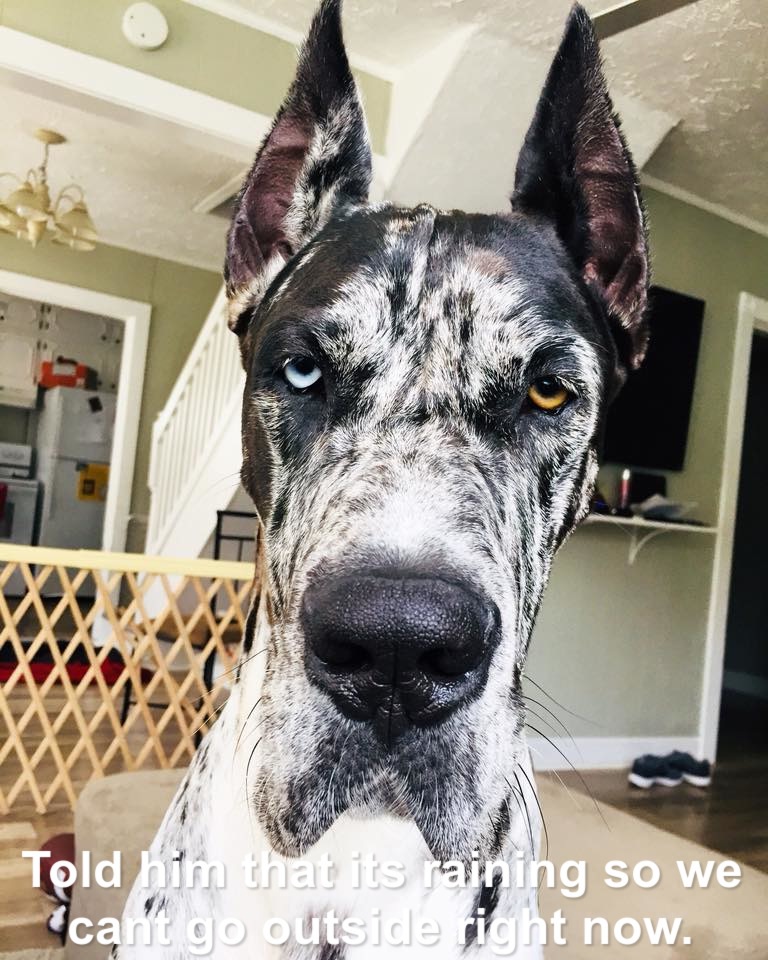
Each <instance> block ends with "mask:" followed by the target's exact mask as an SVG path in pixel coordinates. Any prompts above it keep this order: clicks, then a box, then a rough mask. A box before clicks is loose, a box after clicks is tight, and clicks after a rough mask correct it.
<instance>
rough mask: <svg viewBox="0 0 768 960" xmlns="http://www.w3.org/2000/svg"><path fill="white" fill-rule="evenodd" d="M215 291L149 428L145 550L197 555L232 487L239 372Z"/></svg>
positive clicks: (236, 466)
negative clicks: (149, 448) (149, 493)
mask: <svg viewBox="0 0 768 960" xmlns="http://www.w3.org/2000/svg"><path fill="white" fill-rule="evenodd" d="M224 307H225V296H224V291H223V289H222V290H221V291H220V292H219V294H218V296H217V297H216V300H215V302H214V304H213V306H212V307H211V310H210V313H209V314H208V317H207V319H206V321H205V323H204V324H203V327H202V329H201V331H200V333H199V334H198V337H197V340H196V341H195V344H194V346H193V347H192V351H191V352H190V354H189V357H188V358H187V361H186V363H185V364H184V367H183V368H182V370H181V373H180V374H179V377H178V379H177V381H176V383H175V384H174V387H173V390H172V391H171V394H170V396H169V398H168V402H167V403H166V405H165V407H164V408H163V410H162V411H161V412H160V414H159V415H158V417H157V419H156V420H155V423H154V425H153V428H152V446H151V451H150V461H149V489H150V492H151V495H152V499H151V504H150V510H149V520H148V526H147V545H146V552H147V553H151V554H169V553H175V554H176V555H178V556H191V555H197V554H198V553H199V551H200V550H201V549H202V547H203V545H204V544H205V542H206V540H207V539H208V537H209V536H210V534H211V531H212V530H213V528H214V525H215V522H216V509H221V508H223V507H225V506H226V505H227V504H228V503H229V500H230V499H231V497H232V494H233V492H234V489H235V488H236V486H237V480H236V476H237V471H238V469H239V464H240V455H241V454H240V404H241V399H242V391H243V376H244V375H243V371H242V368H241V365H240V356H239V352H238V349H237V339H236V337H234V336H233V335H232V333H231V331H230V330H229V329H228V327H227V324H226V320H225V314H224Z"/></svg>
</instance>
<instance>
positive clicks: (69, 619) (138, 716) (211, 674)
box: [0, 544, 253, 814]
mask: <svg viewBox="0 0 768 960" xmlns="http://www.w3.org/2000/svg"><path fill="white" fill-rule="evenodd" d="M252 579H253V566H252V565H251V564H248V563H230V562H224V561H213V560H170V559H168V558H164V557H144V556H140V555H134V554H109V553H98V552H90V551H79V550H77V551H69V550H51V549H47V548H45V547H18V546H11V545H6V544H0V630H1V632H0V814H1V813H8V812H10V811H11V810H12V809H14V808H18V807H20V806H27V807H28V806H29V805H30V804H32V805H34V808H35V809H36V810H37V811H38V812H40V813H43V812H45V811H47V810H49V809H50V808H51V807H54V806H57V805H61V804H69V805H70V806H71V807H74V804H75V801H76V798H77V795H78V794H79V792H80V790H81V789H82V787H83V785H84V784H85V783H86V782H87V781H88V780H90V779H93V778H95V777H103V776H105V775H107V774H109V773H115V772H117V771H120V770H138V769H141V768H167V767H175V766H180V765H186V763H188V761H189V759H190V757H191V756H192V755H193V753H194V751H195V749H196V747H197V744H198V743H199V741H200V738H201V737H202V736H203V735H204V734H205V732H206V730H207V729H208V727H209V725H210V723H211V721H212V720H213V719H214V717H215V715H216V713H217V712H218V711H219V710H220V709H221V707H222V706H223V704H224V702H225V701H226V697H227V694H228V690H229V687H230V684H231V681H232V679H233V673H234V669H235V665H236V661H237V657H238V654H239V644H240V639H241V636H242V631H243V628H244V624H245V616H246V614H247V608H248V605H249V602H250V594H251V590H252Z"/></svg>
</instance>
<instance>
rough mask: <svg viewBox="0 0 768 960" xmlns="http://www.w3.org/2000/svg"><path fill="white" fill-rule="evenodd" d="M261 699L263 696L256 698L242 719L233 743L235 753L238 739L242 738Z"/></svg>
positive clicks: (238, 742) (238, 743)
mask: <svg viewBox="0 0 768 960" xmlns="http://www.w3.org/2000/svg"><path fill="white" fill-rule="evenodd" d="M263 699H264V697H263V696H261V697H259V698H258V700H257V701H256V702H255V703H254V705H253V706H252V707H251V709H250V710H249V711H248V715H247V716H246V718H245V720H243V723H242V725H241V727H240V733H239V734H238V735H237V742H236V743H235V749H234V753H237V748H238V747H239V746H240V740H241V739H242V736H243V733H244V731H245V728H246V727H247V726H248V721H249V720H250V719H251V717H252V716H253V712H254V710H255V709H256V708H257V707H258V705H259V704H260V703H261V701H262V700H263ZM257 729H258V726H257ZM233 762H234V761H233Z"/></svg>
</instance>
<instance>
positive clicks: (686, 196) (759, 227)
mask: <svg viewBox="0 0 768 960" xmlns="http://www.w3.org/2000/svg"><path fill="white" fill-rule="evenodd" d="M640 182H641V183H642V185H643V186H644V187H650V188H651V190H657V191H658V192H659V193H665V194H666V195H667V196H668V197H672V198H673V199H675V200H680V201H681V202H682V203H687V204H689V205H690V206H692V207H698V208H699V210H703V211H704V212H705V213H711V214H712V216H714V217H720V218H721V219H722V220H727V221H728V222H729V223H735V224H736V226H737V227H743V228H744V229H745V230H751V231H752V233H757V234H759V235H760V236H761V237H768V223H762V222H761V221H760V220H754V219H753V218H752V217H747V216H746V215H745V214H743V213H737V212H736V211H735V210H731V209H730V207H726V206H724V205H723V204H722V203H713V202H712V201H711V200H705V199H704V197H700V196H699V195H698V194H697V193H692V192H691V191H690V190H686V189H685V188H684V187H678V186H675V184H674V183H667V181H666V180H660V179H659V178H658V177H653V176H651V174H649V173H641V174H640Z"/></svg>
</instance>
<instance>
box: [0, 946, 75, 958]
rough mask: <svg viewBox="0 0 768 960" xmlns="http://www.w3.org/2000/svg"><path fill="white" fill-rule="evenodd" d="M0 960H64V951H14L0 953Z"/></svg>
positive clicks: (60, 949) (59, 949)
mask: <svg viewBox="0 0 768 960" xmlns="http://www.w3.org/2000/svg"><path fill="white" fill-rule="evenodd" d="M0 960H64V950H63V949H62V948H61V947H59V948H58V949H55V950H14V951H12V952H11V953H0Z"/></svg>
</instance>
